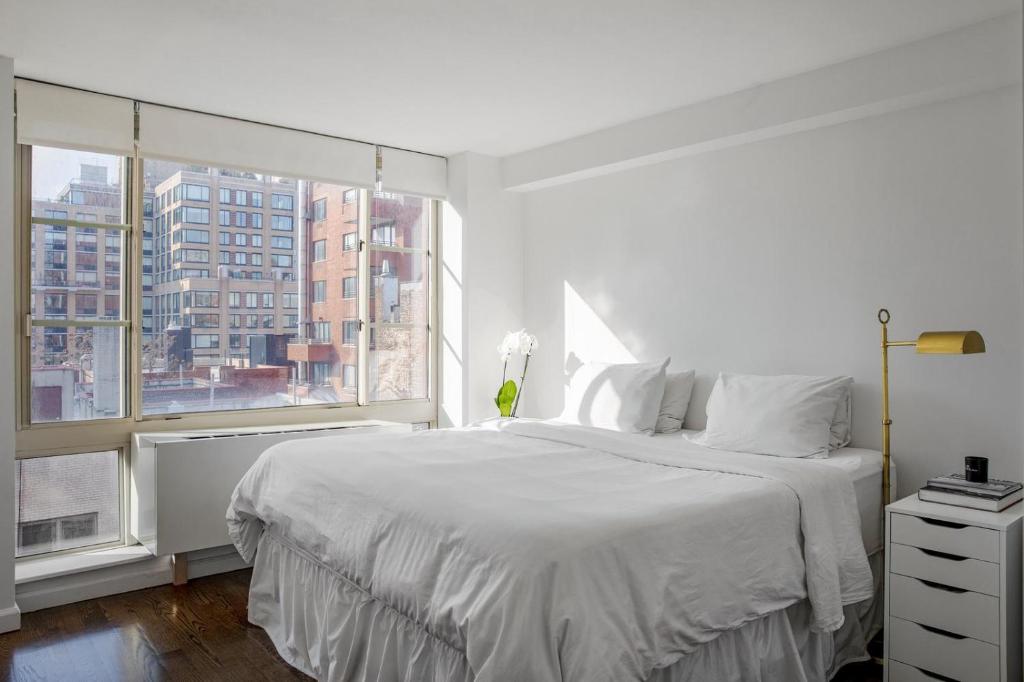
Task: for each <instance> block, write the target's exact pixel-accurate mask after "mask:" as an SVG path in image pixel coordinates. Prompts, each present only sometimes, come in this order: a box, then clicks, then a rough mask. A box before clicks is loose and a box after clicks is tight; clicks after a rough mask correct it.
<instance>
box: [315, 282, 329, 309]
mask: <svg viewBox="0 0 1024 682" xmlns="http://www.w3.org/2000/svg"><path fill="white" fill-rule="evenodd" d="M326 300H327V280H325V279H321V280H317V281H315V282H313V303H323V302H324V301H326Z"/></svg>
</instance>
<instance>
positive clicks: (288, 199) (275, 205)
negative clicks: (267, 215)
mask: <svg viewBox="0 0 1024 682" xmlns="http://www.w3.org/2000/svg"><path fill="white" fill-rule="evenodd" d="M294 200H295V198H294V197H293V196H292V195H291V194H271V195H270V208H272V209H274V210H276V211H291V210H293V209H294V208H295V206H294Z"/></svg>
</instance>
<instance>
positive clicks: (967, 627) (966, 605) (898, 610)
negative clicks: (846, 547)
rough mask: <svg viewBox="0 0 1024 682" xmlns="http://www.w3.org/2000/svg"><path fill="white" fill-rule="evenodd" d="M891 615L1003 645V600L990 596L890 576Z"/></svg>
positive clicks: (918, 580)
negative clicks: (1001, 628)
mask: <svg viewBox="0 0 1024 682" xmlns="http://www.w3.org/2000/svg"><path fill="white" fill-rule="evenodd" d="M889 615H890V616H897V617H899V618H905V619H907V620H911V621H914V622H915V623H921V624H924V625H930V626H932V627H935V628H939V629H940V630H946V631H948V632H952V633H955V634H957V635H964V636H967V637H973V638H974V639H980V640H984V641H986V642H992V643H994V644H998V643H999V599H998V598H997V597H992V596H989V595H987V594H980V593H978V592H965V591H962V590H958V591H954V588H943V587H942V586H939V585H937V584H926V583H923V582H921V580H920V579H918V578H908V577H906V576H902V575H896V574H895V573H890V574H889ZM904 662H905V663H910V662H911V661H904Z"/></svg>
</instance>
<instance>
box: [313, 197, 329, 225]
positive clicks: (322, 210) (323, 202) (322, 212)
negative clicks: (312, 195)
mask: <svg viewBox="0 0 1024 682" xmlns="http://www.w3.org/2000/svg"><path fill="white" fill-rule="evenodd" d="M326 217H327V199H317V200H316V201H314V202H313V220H315V221H320V220H323V219H324V218H326Z"/></svg>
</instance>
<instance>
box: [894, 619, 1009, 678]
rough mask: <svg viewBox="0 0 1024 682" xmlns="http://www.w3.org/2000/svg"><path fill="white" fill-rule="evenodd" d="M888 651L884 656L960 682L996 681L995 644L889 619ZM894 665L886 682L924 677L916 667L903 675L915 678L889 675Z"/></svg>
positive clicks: (997, 671)
mask: <svg viewBox="0 0 1024 682" xmlns="http://www.w3.org/2000/svg"><path fill="white" fill-rule="evenodd" d="M888 627H889V629H890V632H889V651H887V652H886V658H888V659H889V660H890V665H891V663H893V662H896V661H899V662H900V663H904V664H907V665H910V666H913V667H915V668H920V669H921V670H927V671H930V672H933V673H937V674H939V675H944V676H946V677H952V678H953V679H955V680H959V681H960V682H999V647H997V646H994V645H992V644H986V643H985V642H979V641H978V640H976V639H969V638H962V639H958V638H956V637H949V636H947V635H943V634H940V633H937V632H932V631H930V630H927V629H926V628H924V627H922V626H920V625H918V624H917V623H911V622H909V621H906V620H902V619H900V618H890V619H889V625H888ZM895 671H896V669H895V668H894V667H892V668H890V670H889V680H890V682H895V681H896V680H904V679H905V680H915V681H916V680H918V679H921V680H928V679H929V678H928V677H927V675H924V673H921V672H920V670H915V671H913V673H909V672H907V671H901V674H902V673H905V674H906V675H912V674H917V675H918V676H919V677H913V676H907V677H902V678H900V677H893V673H894V672H895Z"/></svg>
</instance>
